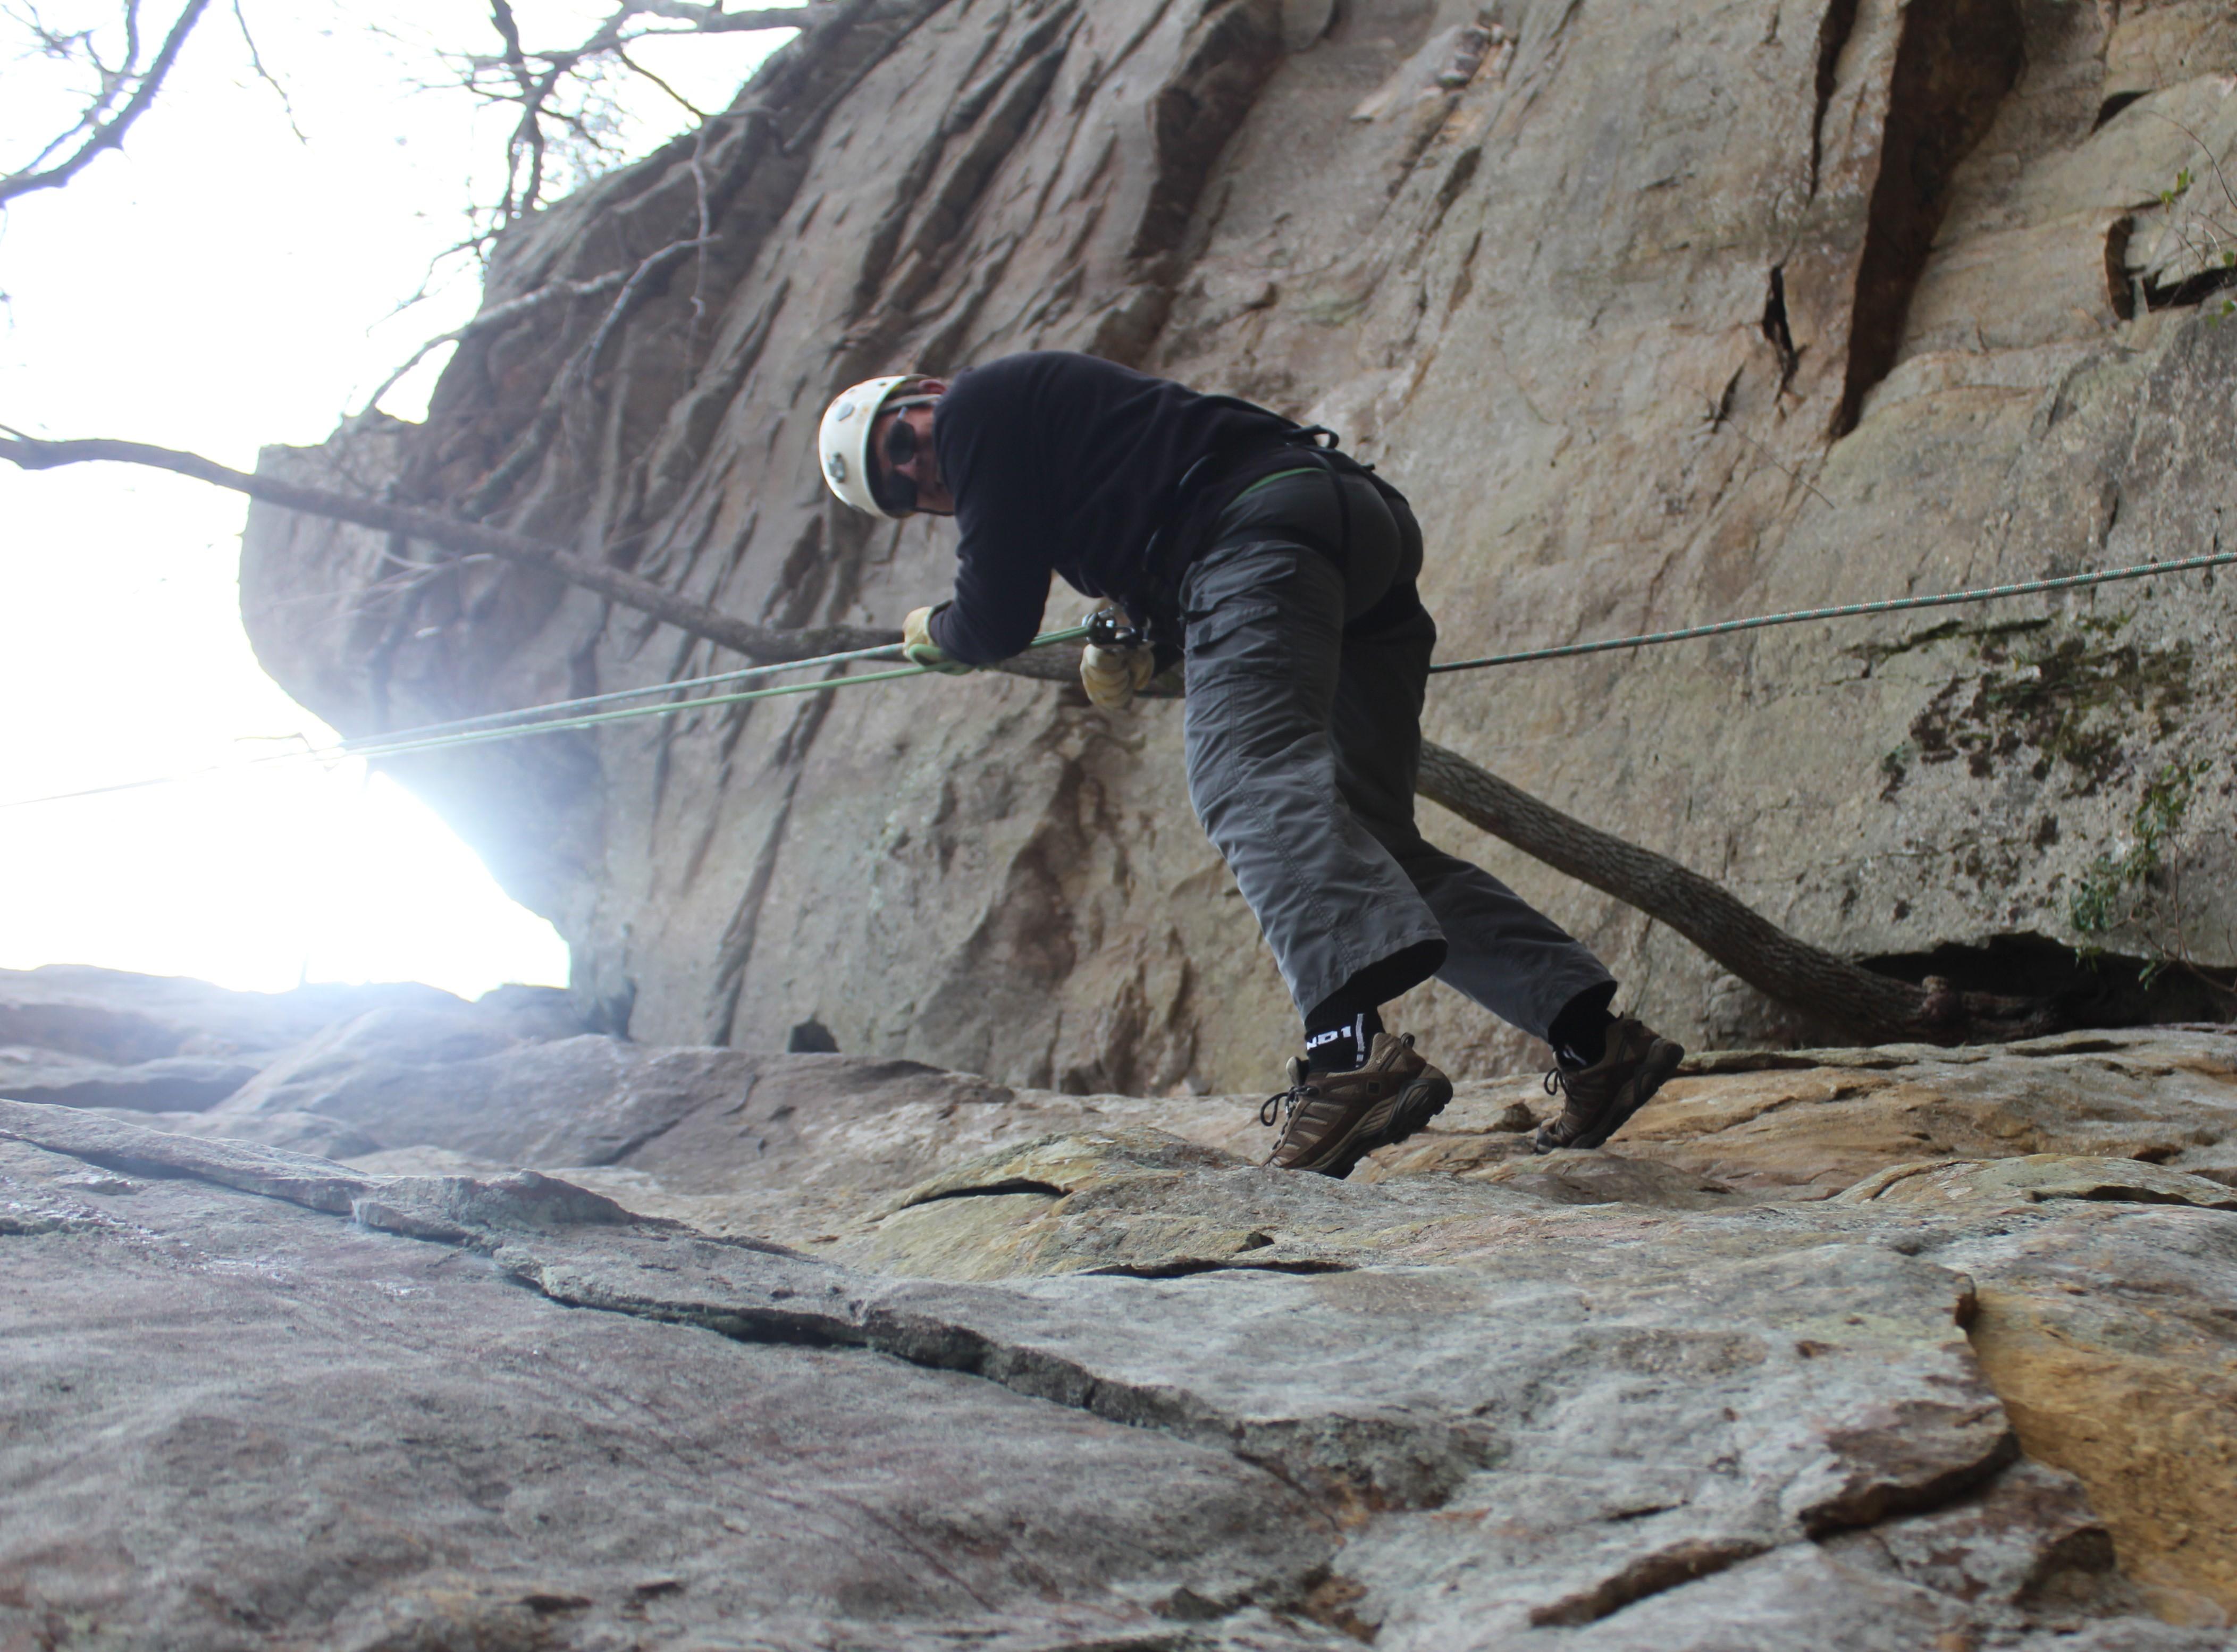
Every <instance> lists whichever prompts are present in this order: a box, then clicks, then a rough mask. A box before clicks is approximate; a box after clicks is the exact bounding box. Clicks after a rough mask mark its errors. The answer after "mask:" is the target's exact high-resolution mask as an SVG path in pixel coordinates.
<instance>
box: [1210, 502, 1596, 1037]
mask: <svg viewBox="0 0 2237 1652" xmlns="http://www.w3.org/2000/svg"><path fill="white" fill-rule="evenodd" d="M1338 489H1342V490H1343V495H1342V500H1341V508H1340V507H1339V501H1338V495H1337V490H1338ZM1421 566H1422V532H1421V529H1420V528H1419V526H1418V525H1416V523H1415V520H1414V513H1413V511H1412V510H1410V509H1409V508H1408V506H1407V504H1406V502H1405V501H1404V499H1403V498H1402V497H1397V496H1396V491H1395V490H1393V492H1392V494H1391V495H1390V496H1389V497H1386V496H1385V495H1384V494H1383V493H1382V490H1380V489H1378V488H1377V487H1376V485H1375V484H1373V483H1371V482H1369V480H1368V479H1367V478H1366V477H1361V476H1338V475H1336V474H1334V473H1331V472H1330V471H1308V472H1305V473H1303V474H1288V475H1283V476H1278V477H1270V478H1269V479H1267V480H1266V481H1264V482H1261V483H1260V484H1257V486H1256V487H1254V488H1252V489H1250V490H1247V491H1246V492H1245V493H1244V495H1243V497H1240V498H1238V499H1237V500H1236V501H1235V502H1234V503H1232V504H1231V505H1230V506H1228V508H1227V509H1226V510H1224V512H1222V513H1221V515H1220V517H1219V518H1218V519H1217V522H1216V523H1214V524H1213V526H1212V529H1211V534H1210V536H1208V538H1207V541H1206V549H1205V550H1204V551H1203V553H1202V554H1201V555H1199V556H1198V558H1197V560H1196V561H1195V563H1193V564H1191V567H1190V568H1189V569H1188V571H1187V573H1186V575H1185V576H1184V578H1183V581H1182V584H1181V605H1182V611H1183V618H1184V622H1185V625H1186V636H1187V643H1188V662H1187V671H1188V701H1187V710H1186V721H1185V724H1184V729H1185V742H1186V748H1187V754H1188V781H1189V800H1190V801H1191V803H1192V804H1193V805H1194V806H1195V807H1196V813H1197V819H1198V820H1200V821H1202V822H1203V824H1204V832H1205V833H1206V835H1208V836H1209V837H1210V838H1211V841H1212V843H1213V845H1214V846H1215V847H1217V849H1218V851H1219V852H1220V854H1221V855H1222V856H1223V857H1224V859H1225V860H1226V862H1227V865H1228V869H1229V870H1230V871H1231V872H1233V873H1234V875H1235V880H1236V882H1237V884H1238V885H1241V887H1242V891H1243V898H1244V900H1246V901H1248V902H1249V903H1250V910H1251V912H1253V913H1255V914H1256V915H1257V919H1258V925H1259V928H1260V930H1261V931H1263V932H1264V935H1265V938H1266V944H1268V945H1269V946H1270V947H1271V948H1272V949H1273V953H1274V958H1275V960H1276V962H1277V963H1278V964H1280V966H1281V970H1282V978H1283V981H1285V982H1286V983H1287V984H1288V985H1289V988H1290V996H1291V997H1293V998H1295V999H1296V1001H1297V1010H1298V1013H1299V1014H1300V1015H1305V1014H1310V1012H1311V1011H1312V1010H1314V1009H1316V1007H1318V1006H1320V1005H1321V1004H1324V1003H1326V1002H1327V1001H1328V1000H1330V998H1332V997H1335V996H1336V994H1337V993H1338V992H1339V991H1344V990H1346V989H1347V988H1349V989H1350V990H1351V992H1352V994H1353V995H1357V994H1358V993H1359V992H1360V991H1362V990H1363V989H1365V990H1367V991H1371V993H1372V996H1374V997H1377V998H1382V999H1387V998H1389V997H1396V996H1397V994H1398V992H1400V991H1403V990H1405V988H1406V987H1409V986H1412V985H1415V984H1418V983H1419V982H1420V981H1422V980H1424V979H1427V978H1428V977H1429V975H1430V973H1431V972H1432V971H1434V972H1435V975H1436V977H1437V978H1438V979H1439V980H1441V981H1443V982H1444V983H1446V984H1448V985H1449V986H1453V987H1455V988H1457V989H1458V990H1459V991H1462V992H1464V993H1466V994H1467V995H1468V997H1471V998H1473V999H1475V1001H1476V1002H1477V1003H1478V1004H1481V1005H1482V1006H1483V1007H1484V1008H1485V1009H1487V1010H1490V1011H1491V1012H1492V1013H1493V1014H1494V1015H1495V1016H1498V1017H1500V1018H1501V1019H1502V1020H1504V1021H1508V1022H1510V1023H1513V1024H1514V1025H1515V1026H1517V1027H1520V1028H1521V1029H1522V1030H1523V1031H1525V1032H1528V1033H1530V1034H1532V1035H1534V1037H1540V1038H1543V1037H1546V1032H1547V1026H1548V1024H1549V1023H1551V1022H1552V1021H1553V1019H1554V1017H1555V1016H1556V1015H1557V1014H1559V1013H1560V1011H1561V1009H1562V1007H1563V1006H1564V1005H1566V1004H1568V1002H1569V1001H1570V1000H1571V999H1573V998H1574V997H1576V996H1577V995H1578V994H1579V993H1580V992H1583V991H1586V990H1587V989H1589V988H1592V987H1596V986H1601V987H1604V986H1606V985H1607V984H1609V982H1610V981H1611V979H1612V977H1610V976H1609V974H1608V972H1607V970H1606V969H1605V968H1604V967H1603V966H1602V965H1601V964H1600V960H1599V959H1597V958H1594V956H1593V955H1592V954H1591V953H1590V952H1589V951H1587V950H1586V949H1585V948H1584V947H1583V946H1582V945H1581V944H1579V943H1578V942H1577V941H1575V940H1574V939H1572V938H1570V937H1569V936H1568V935H1567V934H1566V933H1565V932H1563V931H1562V930H1561V928H1560V927H1559V926H1558V925H1555V924H1554V923H1553V922H1552V921H1551V920H1550V919H1548V918H1545V917H1544V916H1542V915H1541V914H1540V913H1539V912H1535V911H1534V910H1533V909H1532V908H1531V907H1530V906H1529V905H1527V904H1526V903H1525V902H1524V901H1523V900H1522V898H1521V897H1520V896H1519V895H1517V894H1516V893H1515V892H1514V891H1513V890H1511V889H1509V888H1508V887H1507V885H1504V884H1502V883H1501V882H1500V881H1499V879H1496V878H1494V877H1493V876H1492V875H1491V874H1490V873H1488V872H1484V871H1483V870H1481V868H1479V867H1476V866H1473V865H1469V864H1468V862H1467V861H1465V860H1462V859H1459V858H1458V857H1456V856H1454V855H1448V854H1447V853H1445V852H1443V851H1442V850H1440V849H1436V848H1433V847H1432V846H1430V845H1429V843H1427V842H1426V841H1424V840H1423V839H1422V834H1421V833H1420V831H1419V830H1418V829H1417V828H1416V827H1415V824H1414V776H1415V769H1416V767H1418V765H1419V762H1420V760H1421V751H1422V729H1421V717H1422V690H1423V688H1424V687H1425V686H1426V684H1427V683H1428V681H1429V655H1430V652H1431V650H1432V648H1434V647H1435V643H1436V639H1437V628H1436V623H1435V621H1433V620H1432V619H1431V618H1430V617H1429V611H1428V610H1427V609H1424V608H1423V607H1422V603H1421V599H1420V598H1419V596H1416V595H1415V591H1414V582H1415V576H1416V575H1418V574H1419V572H1420V571H1421ZM1347 627H1349V629H1347ZM1439 943H1442V946H1440V945H1439ZM1440 958H1442V961H1441V962H1440V961H1439V960H1440Z"/></svg>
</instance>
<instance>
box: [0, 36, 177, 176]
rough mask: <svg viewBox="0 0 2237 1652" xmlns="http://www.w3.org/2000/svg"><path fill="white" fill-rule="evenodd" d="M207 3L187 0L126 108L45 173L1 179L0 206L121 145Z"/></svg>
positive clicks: (97, 126) (101, 122)
mask: <svg viewBox="0 0 2237 1652" xmlns="http://www.w3.org/2000/svg"><path fill="white" fill-rule="evenodd" d="M208 6H209V0H187V3H186V8H185V9H184V10H181V12H180V13H179V16H178V21H177V22H175V23H173V24H172V25H171V32H170V33H169V34H168V35H166V36H164V37H163V43H162V46H161V47H160V48H158V49H157V50H156V53H155V61H154V62H152V63H149V64H148V68H147V71H146V72H145V73H144V74H142V76H140V84H139V85H138V86H137V87H136V88H135V89H134V90H133V93H132V95H131V97H130V98H129V99H128V100H127V101H126V102H125V105H124V107H123V108H122V109H119V110H117V111H116V113H115V115H111V116H109V118H108V119H106V120H97V121H96V122H94V126H93V135H91V136H90V137H89V138H87V139H86V141H85V142H83V143H81V144H80V145H78V147H77V148H76V149H74V150H72V151H71V152H70V154H69V155H68V156H67V157H66V158H65V159H63V160H62V161H57V162H56V164H55V165H53V166H51V167H49V168H47V169H46V170H45V171H43V172H18V173H15V174H11V175H10V176H8V177H4V178H0V207H4V206H6V205H7V204H8V202H10V201H13V200H15V199H16V197H17V196H19V195H28V194H31V193H32V192H33V191H34V190H37V189H59V188H62V187H63V185H64V184H66V183H68V182H69V181H70V180H71V179H72V178H74V177H76V175H77V174H79V173H80V172H82V171H83V170H84V169H85V168H86V167H87V166H88V165H89V163H90V162H91V161H92V160H93V158H94V157H95V156H96V155H99V154H100V153H101V152H102V150H103V149H114V148H118V147H119V146H120V145H122V143H123V142H124V135H125V134H126V133H127V132H129V131H130V130H131V129H132V123H133V122H135V121H136V120H138V119H139V118H140V117H141V116H142V115H145V114H146V113H147V112H148V105H149V104H151V103H153V102H155V94H156V93H157V92H159V91H161V90H162V89H163V81H164V77H165V76H168V75H169V74H170V72H171V65H172V64H173V63H176V62H177V61H178V57H179V48H180V47H181V46H183V45H185V44H186V43H187V36H188V35H190V34H192V33H193V32H194V28H195V24H196V23H200V22H201V16H202V13H203V12H204V11H205V10H208ZM135 55H136V43H135ZM130 70H131V63H130V62H129V57H128V61H127V62H126V64H125V68H124V70H123V71H122V73H125V74H128V75H129V73H130ZM106 97H107V94H106V93H104V94H103V97H102V100H101V101H105V100H106ZM99 107H100V102H96V108H99Z"/></svg>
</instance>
